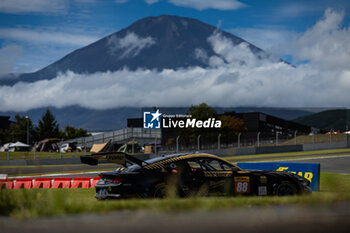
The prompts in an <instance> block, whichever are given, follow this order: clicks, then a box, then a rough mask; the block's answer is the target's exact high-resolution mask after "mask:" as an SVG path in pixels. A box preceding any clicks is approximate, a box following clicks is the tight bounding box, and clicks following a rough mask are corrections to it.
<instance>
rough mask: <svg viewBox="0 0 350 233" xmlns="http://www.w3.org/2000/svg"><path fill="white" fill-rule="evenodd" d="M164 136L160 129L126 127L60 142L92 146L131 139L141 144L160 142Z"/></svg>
mask: <svg viewBox="0 0 350 233" xmlns="http://www.w3.org/2000/svg"><path fill="white" fill-rule="evenodd" d="M161 137H162V133H161V130H160V129H159V130H158V129H152V130H150V129H143V128H125V129H120V130H114V131H110V132H103V133H101V134H97V135H94V136H89V137H81V138H75V139H71V140H66V141H62V142H60V144H61V145H62V144H65V143H72V142H76V143H77V146H83V147H85V148H86V147H91V146H92V145H93V144H97V143H106V142H108V141H110V140H111V141H112V142H120V143H125V142H127V141H129V140H137V141H138V142H139V143H140V144H144V143H149V142H154V141H156V142H157V143H159V142H160V140H161Z"/></svg>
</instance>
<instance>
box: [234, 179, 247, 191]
mask: <svg viewBox="0 0 350 233" xmlns="http://www.w3.org/2000/svg"><path fill="white" fill-rule="evenodd" d="M247 190H248V182H237V186H236V191H237V193H246V192H247Z"/></svg>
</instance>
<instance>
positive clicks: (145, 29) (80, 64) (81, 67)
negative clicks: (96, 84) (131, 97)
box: [0, 15, 268, 85]
mask: <svg viewBox="0 0 350 233" xmlns="http://www.w3.org/2000/svg"><path fill="white" fill-rule="evenodd" d="M216 31H217V32H220V33H221V34H222V35H223V36H225V37H226V38H229V39H231V40H232V42H233V44H234V45H238V44H240V43H242V42H246V43H248V42H247V41H245V40H243V39H242V38H239V37H237V36H234V35H232V34H230V33H228V32H225V31H221V30H219V29H217V28H216V27H214V26H212V25H209V24H206V23H203V22H201V21H199V20H197V19H193V18H185V17H178V16H169V15H162V16H158V17H147V18H143V19H141V20H138V21H136V22H134V23H133V24H132V25H130V26H129V27H127V28H124V29H122V30H120V31H118V32H116V33H113V34H111V35H108V36H106V37H104V38H102V39H100V40H98V41H96V42H94V43H92V44H90V45H88V46H85V47H83V48H80V49H77V50H75V51H73V52H71V53H69V54H68V55H66V56H65V57H63V58H62V59H60V60H58V61H56V62H55V63H53V64H51V65H49V66H47V67H45V68H43V69H41V70H39V71H37V72H34V73H27V74H22V75H19V76H18V77H17V78H14V77H13V76H11V75H10V76H8V77H10V78H2V79H0V85H13V84H14V83H16V82H18V81H24V82H35V81H38V80H42V79H52V78H54V77H56V75H57V73H58V72H65V71H68V70H71V71H73V72H75V73H95V72H105V71H116V70H120V69H123V68H125V67H127V68H128V69H130V70H136V69H138V68H147V69H157V70H162V69H166V68H170V69H178V68H186V67H191V66H200V67H207V66H208V62H207V61H205V60H203V59H201V58H200V56H207V57H210V56H212V55H216V53H215V52H214V51H213V48H212V45H211V44H210V43H209V41H208V37H210V36H211V35H213V33H214V32H216ZM248 45H249V48H250V50H251V51H252V52H253V53H254V54H256V56H257V57H261V56H262V55H263V56H268V55H267V54H266V53H265V52H264V51H263V50H261V49H260V48H258V47H256V46H254V45H252V44H250V43H248ZM196 53H197V54H196Z"/></svg>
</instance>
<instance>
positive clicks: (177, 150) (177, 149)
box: [176, 136, 180, 153]
mask: <svg viewBox="0 0 350 233" xmlns="http://www.w3.org/2000/svg"><path fill="white" fill-rule="evenodd" d="M179 138H180V136H177V137H176V153H179Z"/></svg>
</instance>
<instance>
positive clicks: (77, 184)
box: [71, 177, 90, 189]
mask: <svg viewBox="0 0 350 233" xmlns="http://www.w3.org/2000/svg"><path fill="white" fill-rule="evenodd" d="M71 188H72V189H76V188H90V178H89V177H77V178H74V180H73V183H72V187H71Z"/></svg>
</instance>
